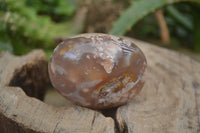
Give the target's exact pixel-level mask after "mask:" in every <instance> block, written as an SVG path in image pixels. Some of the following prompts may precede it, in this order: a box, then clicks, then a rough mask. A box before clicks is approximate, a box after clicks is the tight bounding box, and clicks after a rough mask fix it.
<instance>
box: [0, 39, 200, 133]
mask: <svg viewBox="0 0 200 133" xmlns="http://www.w3.org/2000/svg"><path fill="white" fill-rule="evenodd" d="M132 41H134V42H135V44H136V45H138V46H139V47H140V48H141V49H142V51H143V52H144V54H145V56H146V58H147V63H148V67H147V71H146V73H145V76H144V78H145V81H146V82H145V85H144V88H143V89H142V91H141V93H140V94H139V95H138V96H136V98H135V99H134V100H132V101H131V102H129V103H128V104H126V105H124V106H121V107H119V108H116V109H114V110H106V111H102V112H100V111H95V110H91V109H87V108H83V107H79V106H76V105H73V104H69V106H62V107H58V106H53V105H50V104H47V103H44V102H43V101H41V100H42V99H43V97H44V93H45V88H46V87H47V86H48V85H49V81H48V75H47V65H45V64H46V63H47V61H46V58H45V55H44V53H43V52H42V51H41V50H39V51H38V50H36V51H33V52H31V53H30V54H28V55H25V56H20V57H16V56H13V55H11V54H9V53H1V54H0V64H1V66H0V133H36V132H37V133H42V132H47V133H114V132H115V133H118V132H119V133H155V132H156V133H157V132H162V133H163V132H164V133H165V132H166V133H168V132H169V133H177V132H181V133H188V132H189V133H198V132H200V108H199V107H200V63H199V62H196V61H194V60H192V59H191V58H189V57H187V56H185V55H183V54H180V53H177V52H175V51H172V50H168V49H164V48H160V47H157V46H154V45H151V44H149V43H145V42H142V41H138V40H133V39H132ZM37 77H38V78H37ZM38 79H39V80H38ZM17 86H18V87H17ZM28 90H29V91H28ZM52 96H53V95H52ZM49 98H52V99H53V98H56V97H49ZM39 99H40V100H39ZM115 112H116V114H115ZM103 114H104V115H103Z"/></svg>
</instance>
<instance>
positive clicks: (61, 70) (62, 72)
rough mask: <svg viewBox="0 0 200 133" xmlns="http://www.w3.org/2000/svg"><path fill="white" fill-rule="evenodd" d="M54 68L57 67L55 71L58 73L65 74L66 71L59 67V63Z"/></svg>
mask: <svg viewBox="0 0 200 133" xmlns="http://www.w3.org/2000/svg"><path fill="white" fill-rule="evenodd" d="M56 68H57V71H58V73H59V74H60V75H63V74H65V75H66V74H67V71H65V69H64V68H62V67H60V66H59V65H56Z"/></svg>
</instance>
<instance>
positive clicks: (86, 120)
mask: <svg viewBox="0 0 200 133" xmlns="http://www.w3.org/2000/svg"><path fill="white" fill-rule="evenodd" d="M46 63H47V61H46V58H45V55H44V53H43V52H42V51H33V52H31V53H30V54H28V55H26V56H22V57H15V56H13V55H11V54H9V53H2V54H1V56H0V64H1V66H0V73H1V74H0V133H36V132H37V133H42V132H47V133H57V132H59V133H71V132H81V133H87V132H91V133H102V132H106V133H107V132H108V133H113V132H114V130H115V128H114V121H113V119H111V118H106V117H104V116H103V115H102V114H101V113H99V112H97V111H93V110H90V109H86V108H82V107H78V106H70V107H61V108H56V107H53V106H51V105H48V104H46V103H44V102H42V101H40V100H38V99H39V98H41V94H43V92H44V88H45V86H48V84H47V83H48V82H47V81H48V77H47V64H46ZM17 85H18V86H21V87H23V90H24V91H23V90H22V89H21V88H20V87H10V86H17ZM41 87H44V88H41ZM27 89H29V91H27ZM24 92H26V93H27V95H30V96H31V97H29V96H27V95H26V94H25V93H24ZM34 97H36V98H34ZM42 97H43V95H42Z"/></svg>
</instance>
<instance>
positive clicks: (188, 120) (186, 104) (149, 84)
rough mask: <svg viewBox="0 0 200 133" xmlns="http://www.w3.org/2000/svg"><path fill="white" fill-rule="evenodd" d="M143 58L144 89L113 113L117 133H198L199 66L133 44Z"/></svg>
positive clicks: (161, 50)
mask: <svg viewBox="0 0 200 133" xmlns="http://www.w3.org/2000/svg"><path fill="white" fill-rule="evenodd" d="M133 41H134V42H135V43H136V44H137V45H138V46H139V47H140V48H141V49H142V51H143V52H144V54H145V56H146V58H147V64H148V67H147V71H146V73H145V81H146V82H145V85H144V88H143V89H142V91H141V93H140V94H139V95H138V96H137V97H136V98H135V99H134V100H132V101H131V102H130V103H128V104H127V105H125V106H121V107H119V108H118V110H117V118H116V119H117V122H118V126H119V128H120V131H121V132H128V133H147V132H148V133H161V132H162V133H163V132H166V133H197V132H198V133H199V132H200V63H199V62H196V61H194V60H192V59H191V58H189V57H187V56H185V55H182V54H180V53H177V52H174V51H171V50H167V49H164V48H159V47H157V46H153V45H149V44H148V43H145V42H141V41H138V40H133Z"/></svg>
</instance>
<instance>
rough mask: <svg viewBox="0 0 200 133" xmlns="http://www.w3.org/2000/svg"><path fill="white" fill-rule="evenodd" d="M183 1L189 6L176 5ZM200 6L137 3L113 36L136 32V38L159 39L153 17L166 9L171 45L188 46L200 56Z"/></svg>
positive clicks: (168, 0) (162, 0)
mask: <svg viewBox="0 0 200 133" xmlns="http://www.w3.org/2000/svg"><path fill="white" fill-rule="evenodd" d="M182 1H184V2H187V1H188V3H184V4H174V3H178V2H182ZM167 5H168V6H167ZM173 5H174V6H173ZM199 5H200V0H179V1H177V0H149V1H148V2H147V1H146V0H134V1H133V2H132V4H131V5H130V6H129V7H128V8H127V9H126V10H125V11H124V12H123V13H122V14H121V16H120V18H119V19H118V20H117V21H116V22H115V24H114V26H113V28H112V29H111V30H110V33H111V34H115V35H125V34H126V33H129V32H130V31H133V32H134V31H135V32H136V33H134V34H137V35H139V36H140V37H143V38H144V37H147V36H148V38H150V37H152V36H154V38H155V37H158V36H159V31H158V30H157V29H158V28H157V23H156V21H155V17H154V16H152V15H149V14H151V13H153V12H154V11H156V10H157V9H159V8H162V9H163V11H164V13H165V19H166V21H167V24H168V27H169V30H170V33H171V43H172V44H173V43H177V42H178V43H179V44H181V43H183V44H182V45H184V44H185V43H187V47H189V48H192V49H194V50H195V51H197V52H200V33H199V32H200V30H199V27H200V26H199V25H200V21H199V19H200V11H199V9H200V6H199ZM138 22H139V23H138ZM136 25H137V26H136ZM132 27H133V28H132ZM183 40H184V41H183ZM188 44H189V45H188ZM190 44H193V45H190Z"/></svg>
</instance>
